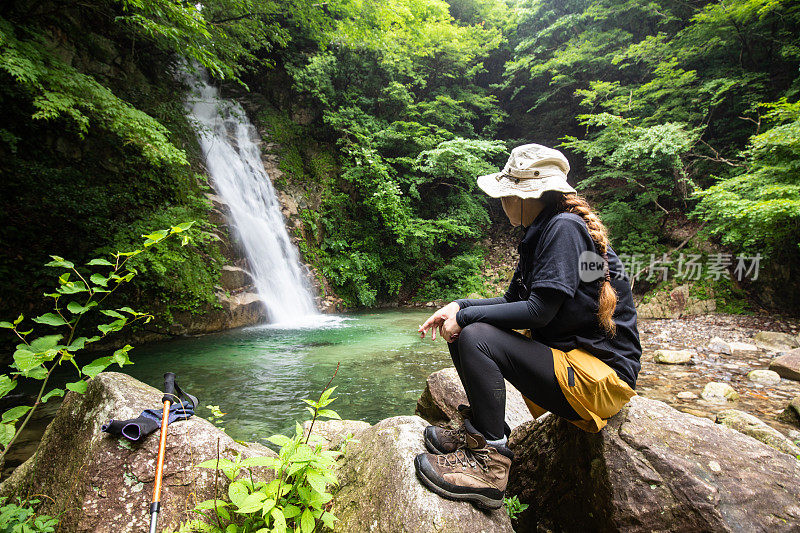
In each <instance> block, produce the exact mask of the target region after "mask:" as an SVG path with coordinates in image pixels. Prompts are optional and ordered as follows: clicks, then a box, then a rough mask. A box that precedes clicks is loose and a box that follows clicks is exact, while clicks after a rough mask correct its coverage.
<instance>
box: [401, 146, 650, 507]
mask: <svg viewBox="0 0 800 533" xmlns="http://www.w3.org/2000/svg"><path fill="white" fill-rule="evenodd" d="M568 172H569V162H568V161H567V159H566V158H565V157H564V155H563V154H562V153H561V152H559V151H558V150H553V149H551V148H547V147H545V146H541V145H537V144H527V145H524V146H519V147H517V148H515V149H514V150H513V151H512V152H511V157H510V158H509V160H508V163H506V166H505V168H504V169H503V170H502V172H498V173H496V174H490V175H488V176H481V177H479V178H478V186H479V187H480V188H481V189H483V191H484V192H486V193H487V194H488V195H489V196H492V197H494V198H501V201H502V204H503V210H504V211H505V213H506V215H507V216H508V218H509V220H510V221H511V224H513V225H514V226H519V225H522V226H523V228H524V229H525V236H524V237H523V239H522V242H521V243H520V244H519V265H518V266H517V269H516V272H515V273H514V277H513V278H512V280H511V285H510V287H509V288H508V290H507V291H506V293H505V295H504V296H502V297H499V298H487V299H474V300H473V299H470V300H456V301H455V302H452V303H450V304H448V305H446V306H445V307H443V308H441V309H439V310H438V311H436V312H435V313H434V314H433V315H431V317H430V318H428V320H426V321H425V323H424V324H422V325H421V326H420V327H419V332H420V333H421V337H423V338H424V337H425V333H426V332H427V331H428V330H431V329H432V330H433V332H432V334H433V338H436V329H438V330H439V333H440V335H441V336H442V337H444V339H445V340H446V341H447V342H448V345H447V346H448V348H449V350H450V355H451V356H452V358H453V364H454V365H455V367H456V370H457V371H458V376H459V378H460V379H461V383H462V385H463V386H464V390H465V391H466V393H467V398H468V400H469V406H462V407H460V409H462V414H463V415H464V418H465V422H464V426H463V427H462V428H460V429H458V430H449V429H445V428H441V427H436V426H429V427H427V428H426V429H425V433H424V438H425V445H426V448H427V449H428V450H429V452H430V453H422V454H420V455H418V456H417V457H416V458H415V460H414V466H415V468H416V471H417V476H418V477H419V479H420V481H421V482H422V483H423V484H424V485H425V486H426V487H428V488H429V489H430V490H432V491H434V492H436V493H437V494H439V495H441V496H443V497H445V498H449V499H455V500H465V501H470V502H473V503H475V504H476V505H478V506H479V507H483V508H489V509H496V508H498V507H500V506H501V505H502V504H503V496H504V495H505V488H506V484H507V482H508V472H509V468H510V466H511V461H512V460H513V453H512V452H511V450H509V449H508V447H507V446H506V443H507V438H508V433H509V430H508V426H507V425H506V424H505V422H504V418H505V405H506V389H505V383H504V381H503V379H504V378H505V379H507V380H508V381H509V382H510V383H511V384H512V385H514V387H516V388H517V389H518V390H519V391H520V392H521V393H522V394H523V396H524V397H525V401H526V404H527V405H528V408H529V409H530V411H531V413H532V414H533V415H534V416H535V417H538V416H540V415H542V414H544V413H545V412H547V411H550V412H552V413H554V414H556V415H558V416H561V417H564V418H566V419H567V420H569V421H570V422H572V423H573V424H575V425H576V426H578V427H579V428H581V429H583V430H585V431H589V432H598V431H600V430H601V429H602V428H603V426H605V425H606V419H608V418H610V417H611V416H613V415H614V414H615V413H617V412H618V411H619V410H620V409H621V408H622V406H623V405H625V404H626V403H627V402H628V400H629V399H630V398H631V397H632V396H635V395H636V393H635V392H634V388H635V387H636V377H637V375H638V373H639V368H640V366H641V365H640V363H639V357H640V356H641V353H642V348H641V345H640V343H639V332H638V330H637V327H636V310H635V308H634V305H633V297H632V294H631V289H630V284H629V279H628V277H627V275H626V274H625V272H624V268H623V265H622V263H621V262H620V260H619V258H618V257H617V255H616V254H615V253H614V251H613V250H612V249H611V246H610V245H609V242H608V236H607V233H606V228H605V226H603V224H602V222H600V219H599V218H598V217H597V215H595V214H594V213H593V212H592V210H591V208H590V207H589V205H588V204H587V203H586V200H584V199H583V198H582V197H580V196H578V194H577V193H576V191H575V189H573V188H572V187H571V186H570V185H569V184H568V183H567V173H568ZM514 330H529V334H528V335H529V336H528V335H523V334H522V333H519V332H516V331H514Z"/></svg>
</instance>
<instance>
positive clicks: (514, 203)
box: [500, 196, 522, 227]
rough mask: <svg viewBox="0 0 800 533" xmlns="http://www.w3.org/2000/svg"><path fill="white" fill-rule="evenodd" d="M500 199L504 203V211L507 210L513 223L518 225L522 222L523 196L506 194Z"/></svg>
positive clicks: (515, 225)
mask: <svg viewBox="0 0 800 533" xmlns="http://www.w3.org/2000/svg"><path fill="white" fill-rule="evenodd" d="M500 201H501V202H502V203H503V211H505V213H506V216H507V217H508V220H509V222H511V225H512V226H514V227H517V226H519V225H520V224H522V198H519V197H518V196H504V197H502V198H501V199H500Z"/></svg>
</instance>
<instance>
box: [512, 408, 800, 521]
mask: <svg viewBox="0 0 800 533" xmlns="http://www.w3.org/2000/svg"><path fill="white" fill-rule="evenodd" d="M511 446H512V447H513V450H514V453H515V456H516V457H515V460H514V464H513V465H512V469H511V480H510V484H509V492H510V493H511V494H517V495H519V498H520V500H521V501H522V502H524V503H527V504H528V505H529V506H530V507H529V508H528V510H527V511H525V513H524V514H523V515H522V516H521V518H520V520H519V525H518V526H517V531H518V533H525V532H533V531H588V530H592V531H626V532H648V533H649V532H652V531H670V532H686V533H689V532H698V531H706V532H711V531H776V532H777V531H796V530H797V524H798V521H800V461H798V460H797V459H795V458H793V457H791V456H789V455H787V454H784V453H781V452H778V451H777V450H774V449H772V448H770V447H769V446H767V445H765V444H763V443H761V442H758V441H757V440H755V439H753V438H750V437H748V436H746V435H743V434H741V433H739V432H737V431H734V430H732V429H729V428H726V427H723V426H721V425H718V424H714V423H713V422H712V421H710V420H708V419H706V418H700V417H695V416H692V415H688V414H685V413H681V412H679V411H677V410H675V409H673V408H671V407H669V406H667V405H666V404H664V403H662V402H658V401H655V400H649V399H647V398H643V397H641V396H636V397H634V398H632V399H631V401H630V403H629V404H628V405H627V406H626V407H624V408H623V409H622V411H621V412H620V413H618V414H617V415H616V416H614V417H613V418H612V419H611V420H610V421H609V424H608V425H607V426H606V427H605V428H604V429H603V430H602V431H601V432H600V433H596V434H592V433H586V432H583V431H581V430H580V429H578V428H576V427H574V426H573V425H572V424H570V423H569V422H567V421H565V420H563V419H559V418H558V417H555V416H552V415H551V416H548V417H546V418H545V419H544V420H543V421H541V423H538V424H537V423H531V424H525V425H522V426H520V427H519V428H517V429H516V430H515V431H514V432H513V434H512V439H511Z"/></svg>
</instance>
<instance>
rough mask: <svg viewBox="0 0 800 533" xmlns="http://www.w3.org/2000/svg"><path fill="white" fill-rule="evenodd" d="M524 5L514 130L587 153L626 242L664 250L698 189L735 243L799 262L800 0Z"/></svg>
mask: <svg viewBox="0 0 800 533" xmlns="http://www.w3.org/2000/svg"><path fill="white" fill-rule="evenodd" d="M517 6H518V8H519V9H518V11H517V21H518V22H519V26H518V29H517V33H516V35H515V36H514V37H513V39H512V41H513V43H512V44H513V45H514V46H515V50H514V54H513V57H512V58H511V60H510V61H509V62H508V63H507V64H506V78H505V80H504V82H503V93H502V95H503V97H505V98H506V99H507V103H506V104H505V109H506V110H508V111H509V113H510V115H511V117H512V119H513V121H512V122H510V123H509V126H508V129H509V131H510V132H512V133H517V132H520V133H522V134H524V132H525V130H526V129H527V130H533V131H537V133H538V135H539V136H540V141H538V142H542V141H544V142H545V144H546V143H547V142H551V143H553V144H555V143H556V142H557V140H561V141H563V144H562V146H563V147H565V148H566V149H567V150H569V151H571V152H572V153H574V154H575V155H577V156H582V157H583V160H582V161H581V160H580V158H573V160H574V163H575V164H574V165H573V166H574V167H577V168H578V169H579V170H578V171H579V172H580V173H581V176H580V177H582V178H583V177H584V176H585V178H584V179H582V180H581V181H580V182H579V184H578V188H579V189H582V190H584V191H586V193H587V194H588V195H590V196H591V198H592V199H593V200H595V201H596V202H597V204H598V207H599V208H600V211H601V212H602V213H603V216H604V220H606V221H607V223H608V225H609V227H610V229H611V232H612V242H613V243H614V245H615V247H616V248H617V249H620V250H622V251H625V252H628V253H649V252H653V251H656V250H657V248H658V247H659V241H660V240H661V234H662V229H661V227H662V226H663V224H664V223H665V222H666V221H667V220H668V219H669V217H670V216H671V215H672V214H674V213H675V212H676V211H680V212H683V213H688V212H691V211H692V210H693V209H694V208H695V206H696V205H697V204H698V200H699V205H697V208H696V209H694V214H695V215H696V216H699V217H701V218H702V219H704V220H705V222H706V223H707V225H708V228H709V229H710V231H711V232H712V234H713V235H715V236H716V237H717V239H718V241H719V242H721V243H722V244H724V245H726V246H727V247H729V249H731V250H733V251H735V252H740V251H747V252H751V253H754V252H756V251H760V252H761V253H762V254H763V255H765V256H772V257H774V258H775V259H776V260H777V262H780V263H781V264H784V265H786V264H789V265H793V264H796V263H797V261H798V258H800V254H798V243H799V241H798V238H797V235H798V234H799V233H798V231H797V230H798V229H799V227H798V220H799V219H800V218H799V217H798V214H799V213H800V211H798V203H797V198H798V197H800V195H799V194H798V193H799V192H800V191H798V189H797V187H798V183H797V175H798V173H797V170H798V169H797V166H796V165H797V164H796V160H797V148H798V147H797V145H796V143H797V138H798V137H797V135H798V124H800V123H798V122H797V117H798V112H797V109H798V108H797V104H796V103H795V102H796V101H797V96H798V90H799V89H800V77H798V67H800V31H798V30H800V10H798V8H797V5H796V4H795V3H793V2H789V1H784V0H774V1H773V0H725V1H721V0H712V1H704V2H700V3H694V4H691V3H686V2H676V1H673V0H658V1H656V2H635V1H626V2H618V1H614V0H572V1H567V2H563V1H555V0H521V1H519V2H518V3H517ZM584 165H585V168H584ZM695 193H696V194H695ZM790 277H791V276H790Z"/></svg>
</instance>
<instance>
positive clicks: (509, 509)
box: [503, 496, 528, 520]
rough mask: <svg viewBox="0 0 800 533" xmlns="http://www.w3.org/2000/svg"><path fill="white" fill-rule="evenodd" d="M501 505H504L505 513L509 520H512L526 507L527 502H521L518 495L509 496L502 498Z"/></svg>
mask: <svg viewBox="0 0 800 533" xmlns="http://www.w3.org/2000/svg"><path fill="white" fill-rule="evenodd" d="M503 505H505V508H506V513H508V517H509V518H510V519H511V520H514V519H515V518H516V517H517V515H518V514H520V513H522V512H523V511H524V510H525V509H527V508H528V504H527V503H521V502H520V501H519V496H512V497H511V498H503Z"/></svg>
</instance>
